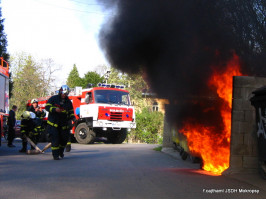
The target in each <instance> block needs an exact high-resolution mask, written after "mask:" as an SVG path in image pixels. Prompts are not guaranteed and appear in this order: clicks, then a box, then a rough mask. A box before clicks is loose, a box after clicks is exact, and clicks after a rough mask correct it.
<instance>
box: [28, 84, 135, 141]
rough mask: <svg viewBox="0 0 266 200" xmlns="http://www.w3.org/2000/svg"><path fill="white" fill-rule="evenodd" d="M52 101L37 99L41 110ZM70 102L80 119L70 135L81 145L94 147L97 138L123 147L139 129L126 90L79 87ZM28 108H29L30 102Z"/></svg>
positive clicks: (106, 86) (107, 86)
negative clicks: (128, 135)
mask: <svg viewBox="0 0 266 200" xmlns="http://www.w3.org/2000/svg"><path fill="white" fill-rule="evenodd" d="M49 98H50V97H42V98H37V100H38V101H39V106H40V107H41V108H43V109H44V108H45V105H46V103H47V101H48V99H49ZM69 99H70V100H71V101H72V103H73V107H74V114H75V117H76V119H77V121H76V123H75V124H74V126H73V128H72V130H71V133H72V134H73V136H74V137H75V139H76V140H77V142H79V143H81V144H89V143H92V142H93V141H94V140H95V138H96V137H106V138H107V139H108V140H109V142H111V143H113V144H120V143H122V142H123V141H124V140H125V139H126V136H127V133H128V131H130V130H131V129H132V128H136V121H135V110H134V107H133V106H132V105H131V103H130V96H129V92H128V91H127V90H125V89H124V86H120V85H112V84H98V87H91V88H86V89H82V87H76V88H74V89H73V90H71V92H70V93H69ZM27 105H28V106H30V100H29V101H28V104H27ZM46 119H47V118H46Z"/></svg>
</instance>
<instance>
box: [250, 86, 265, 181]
mask: <svg viewBox="0 0 266 200" xmlns="http://www.w3.org/2000/svg"><path fill="white" fill-rule="evenodd" d="M252 94H254V96H253V97H251V98H250V101H251V105H252V106H254V107H255V108H256V125H257V138H258V152H259V172H260V174H261V175H262V177H263V178H264V179H266V86H264V87H262V88H259V89H257V90H255V91H253V92H252Z"/></svg>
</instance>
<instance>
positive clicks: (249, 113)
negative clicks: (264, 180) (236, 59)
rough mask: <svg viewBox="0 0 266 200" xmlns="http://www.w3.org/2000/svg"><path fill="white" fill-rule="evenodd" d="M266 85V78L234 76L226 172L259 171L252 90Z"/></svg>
mask: <svg viewBox="0 0 266 200" xmlns="http://www.w3.org/2000/svg"><path fill="white" fill-rule="evenodd" d="M265 85H266V78H261V77H249V76H235V77H233V102H232V128H231V147H230V167H229V168H228V169H227V170H226V171H225V172H224V174H231V173H241V172H245V173H247V172H257V168H258V146H257V136H256V130H257V127H256V123H255V122H256V115H255V108H254V107H253V106H252V105H251V103H250V100H249V99H250V97H251V96H252V92H253V91H254V90H256V89H258V88H260V87H263V86H265Z"/></svg>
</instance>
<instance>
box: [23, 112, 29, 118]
mask: <svg viewBox="0 0 266 200" xmlns="http://www.w3.org/2000/svg"><path fill="white" fill-rule="evenodd" d="M22 117H23V118H25V119H29V118H30V112H29V111H24V112H23V113H22Z"/></svg>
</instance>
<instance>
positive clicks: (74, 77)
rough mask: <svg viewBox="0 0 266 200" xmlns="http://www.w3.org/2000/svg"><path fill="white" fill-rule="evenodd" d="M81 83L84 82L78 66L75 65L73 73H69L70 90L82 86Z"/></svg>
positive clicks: (68, 83)
mask: <svg viewBox="0 0 266 200" xmlns="http://www.w3.org/2000/svg"><path fill="white" fill-rule="evenodd" d="M81 82H82V80H81V78H80V77H79V72H78V69H77V66H76V65H75V64H74V66H73V69H72V70H71V72H70V73H69V75H68V77H67V85H68V86H69V87H70V88H74V87H76V86H81Z"/></svg>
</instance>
